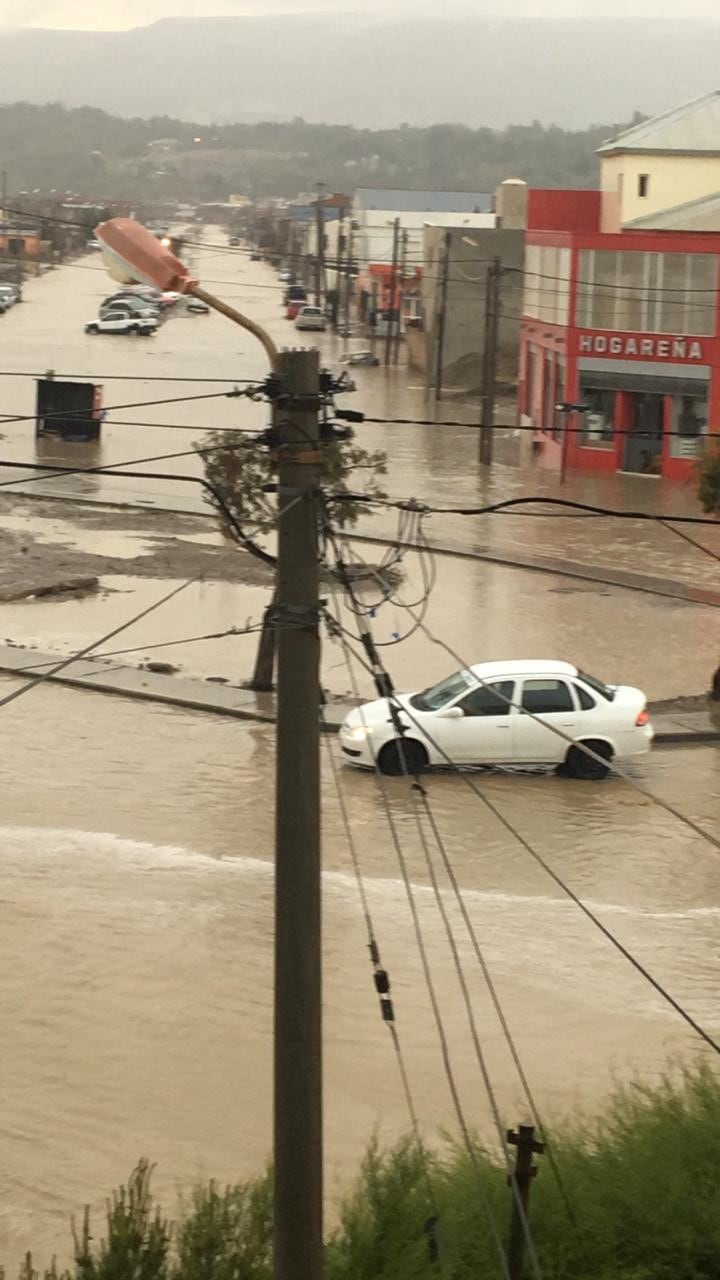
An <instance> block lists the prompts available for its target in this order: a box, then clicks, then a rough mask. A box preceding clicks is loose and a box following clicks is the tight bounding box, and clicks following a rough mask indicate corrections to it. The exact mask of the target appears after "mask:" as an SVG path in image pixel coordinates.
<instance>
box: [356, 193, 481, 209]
mask: <svg viewBox="0 0 720 1280" xmlns="http://www.w3.org/2000/svg"><path fill="white" fill-rule="evenodd" d="M492 200H493V197H492V194H491V193H490V192H488V191H402V190H392V189H389V188H383V187H377V188H376V187H359V188H358V190H357V192H356V193H355V203H356V205H357V206H359V207H360V208H362V209H389V210H393V211H395V212H396V213H489V212H490V210H491V208H492Z"/></svg>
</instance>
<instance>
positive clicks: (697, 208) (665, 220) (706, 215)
mask: <svg viewBox="0 0 720 1280" xmlns="http://www.w3.org/2000/svg"><path fill="white" fill-rule="evenodd" d="M624 229H626V230H630V231H720V191H714V192H713V194H712V195H709V196H700V197H699V198H698V199H697V200H688V201H686V202H685V203H684V204H677V205H673V207H672V209H660V210H658V212H657V213H646V214H644V215H643V217H642V218H634V219H633V220H632V222H626V223H624Z"/></svg>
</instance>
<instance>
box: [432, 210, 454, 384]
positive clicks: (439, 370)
mask: <svg viewBox="0 0 720 1280" xmlns="http://www.w3.org/2000/svg"><path fill="white" fill-rule="evenodd" d="M443 241H444V253H443V265H442V275H441V278H440V309H439V311H438V317H437V338H436V344H437V345H436V350H435V399H436V400H439V399H440V397H441V396H442V387H443V355H444V349H445V316H446V312H447V294H448V275H449V273H450V242H451V235H450V232H449V231H446V232H445V235H444V237H443Z"/></svg>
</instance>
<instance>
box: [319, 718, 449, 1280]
mask: <svg viewBox="0 0 720 1280" xmlns="http://www.w3.org/2000/svg"><path fill="white" fill-rule="evenodd" d="M320 716H321V720H322V721H323V722H325V723H326V721H325V708H324V705H321V707H320ZM324 737H325V743H326V746H327V754H328V758H329V761H330V769H331V773H332V777H333V782H334V785H335V792H336V795H337V799H338V805H339V808H340V813H341V817H342V822H343V828H344V830H345V838H346V840H347V845H348V850H349V853H350V859H351V862H352V866H353V873H354V876H355V882H356V884H357V889H358V895H359V898H360V905H361V909H362V914H363V919H364V921H365V932H366V935H367V948H368V952H369V956H370V963H371V964H372V968H373V981H374V986H375V990H376V992H377V995H378V997H379V1000H380V1014H381V1017H382V1020H383V1022H384V1024H385V1026H386V1027H387V1029H388V1031H389V1033H390V1038H391V1040H392V1044H393V1051H394V1053H395V1059H396V1062H397V1067H398V1073H399V1076H400V1082H401V1085H402V1090H403V1095H404V1098H405V1104H406V1106H407V1109H408V1115H409V1117H410V1126H411V1129H412V1133H413V1140H414V1142H415V1148H416V1151H417V1154H418V1156H419V1158H420V1159H421V1161H422V1168H423V1176H424V1179H425V1184H426V1187H427V1190H428V1196H429V1203H430V1206H431V1208H432V1212H433V1214H434V1216H435V1219H436V1220H437V1219H438V1208H437V1195H436V1191H435V1187H434V1185H433V1181H432V1178H431V1176H430V1170H429V1168H428V1164H427V1160H426V1159H425V1144H424V1142H423V1138H422V1134H421V1132H420V1122H419V1119H418V1113H417V1107H416V1106H415V1100H414V1098H413V1094H412V1089H411V1086H410V1076H409V1072H408V1069H407V1063H406V1061H405V1055H404V1053H403V1049H402V1044H401V1042H400V1033H399V1031H398V1027H397V1022H396V1018H395V1002H394V1000H393V999H392V996H391V984H390V975H389V974H388V972H387V970H386V969H385V968H384V967H383V963H382V958H381V954H380V947H379V944H378V941H377V933H376V930H375V926H374V923H373V918H372V913H371V911H370V901H369V898H368V894H367V889H366V887H365V881H364V878H363V873H362V867H361V865H360V856H359V853H358V848H357V841H356V840H355V834H354V832H353V828H352V824H351V822H350V815H349V813H348V807H347V802H346V800H345V792H344V789H343V787H342V784H341V781H340V770H339V768H338V763H337V760H336V759H335V754H334V752H333V748H332V742H331V740H330V736H329V735H328V734H327V733H326V734H325V735H324ZM440 1261H441V1263H442V1264H443V1270H445V1267H444V1258H443V1257H442V1256H441V1259H440Z"/></svg>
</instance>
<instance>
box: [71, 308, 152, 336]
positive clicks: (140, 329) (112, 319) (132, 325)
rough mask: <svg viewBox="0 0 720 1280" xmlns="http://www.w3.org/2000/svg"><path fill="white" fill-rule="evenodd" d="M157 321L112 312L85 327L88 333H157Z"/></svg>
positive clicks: (125, 312)
mask: <svg viewBox="0 0 720 1280" xmlns="http://www.w3.org/2000/svg"><path fill="white" fill-rule="evenodd" d="M156 329H157V320H146V319H145V318H144V317H143V316H134V315H130V314H129V312H127V311H115V312H110V313H109V314H108V315H105V316H103V317H101V318H100V319H99V320H89V321H88V323H87V324H86V325H85V332H86V333H134V334H146V335H147V334H150V333H155V330H156Z"/></svg>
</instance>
